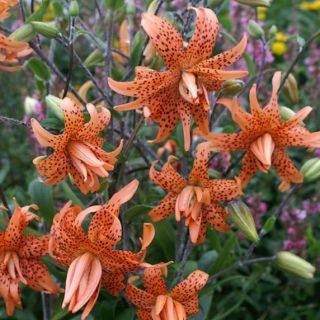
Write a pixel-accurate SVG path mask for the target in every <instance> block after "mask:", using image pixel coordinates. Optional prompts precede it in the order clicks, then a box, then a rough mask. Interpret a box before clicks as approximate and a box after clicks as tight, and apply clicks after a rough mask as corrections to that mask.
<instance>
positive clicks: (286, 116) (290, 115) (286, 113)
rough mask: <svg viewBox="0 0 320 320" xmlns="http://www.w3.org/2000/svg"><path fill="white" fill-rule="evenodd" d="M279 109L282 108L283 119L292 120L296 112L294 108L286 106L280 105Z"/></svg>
mask: <svg viewBox="0 0 320 320" xmlns="http://www.w3.org/2000/svg"><path fill="white" fill-rule="evenodd" d="M279 110H280V116H281V119H282V120H283V121H287V120H290V119H291V118H293V117H294V115H295V114H296V113H295V112H294V111H293V110H292V109H290V108H288V107H285V106H280V108H279Z"/></svg>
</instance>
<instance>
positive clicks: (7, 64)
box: [0, 33, 32, 72]
mask: <svg viewBox="0 0 320 320" xmlns="http://www.w3.org/2000/svg"><path fill="white" fill-rule="evenodd" d="M31 52H32V49H30V48H29V45H28V43H27V42H23V41H15V40H12V39H10V38H8V37H6V36H5V35H3V34H2V33H0V70H3V71H9V72H13V71H18V70H20V69H21V66H19V60H18V59H19V58H23V57H25V56H27V55H29V54H30V53H31Z"/></svg>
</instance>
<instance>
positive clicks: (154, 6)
mask: <svg viewBox="0 0 320 320" xmlns="http://www.w3.org/2000/svg"><path fill="white" fill-rule="evenodd" d="M158 2H159V0H153V1H151V3H150V4H149V6H148V10H147V12H148V13H150V14H155V13H156V10H157V7H158Z"/></svg>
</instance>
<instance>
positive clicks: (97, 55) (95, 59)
mask: <svg viewBox="0 0 320 320" xmlns="http://www.w3.org/2000/svg"><path fill="white" fill-rule="evenodd" d="M103 61H104V58H103V53H102V52H101V50H100V49H96V50H94V51H93V52H91V53H90V54H89V55H88V56H87V58H86V59H85V60H84V64H85V65H86V66H87V67H93V66H96V65H99V64H101V63H103Z"/></svg>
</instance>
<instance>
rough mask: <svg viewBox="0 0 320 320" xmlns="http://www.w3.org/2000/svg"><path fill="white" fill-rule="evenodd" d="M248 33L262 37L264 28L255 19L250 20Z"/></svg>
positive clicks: (255, 36) (256, 37) (254, 36)
mask: <svg viewBox="0 0 320 320" xmlns="http://www.w3.org/2000/svg"><path fill="white" fill-rule="evenodd" d="M248 33H249V34H250V36H252V37H253V38H255V39H260V38H262V37H263V36H264V31H263V29H262V28H261V27H260V26H259V24H258V23H256V22H255V21H254V20H250V21H249V24H248Z"/></svg>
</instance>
